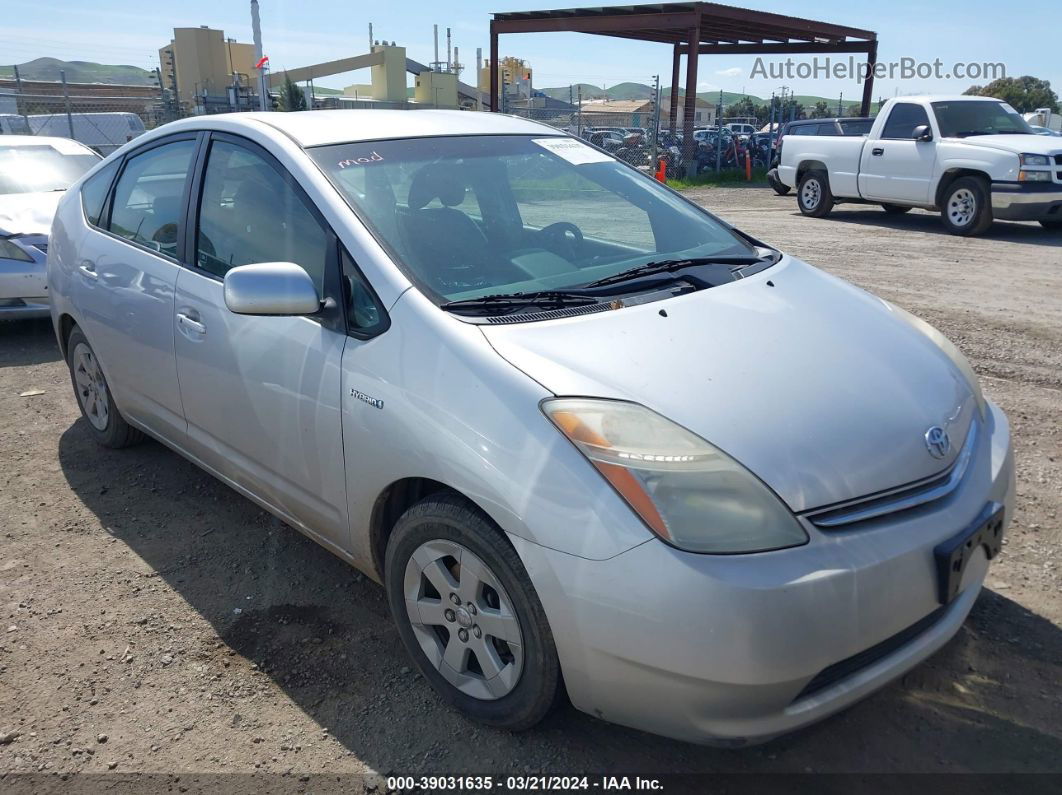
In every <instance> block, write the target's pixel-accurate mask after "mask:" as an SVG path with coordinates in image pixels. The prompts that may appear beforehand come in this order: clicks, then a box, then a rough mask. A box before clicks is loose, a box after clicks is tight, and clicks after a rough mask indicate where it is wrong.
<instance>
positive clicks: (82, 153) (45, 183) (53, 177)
mask: <svg viewBox="0 0 1062 795" xmlns="http://www.w3.org/2000/svg"><path fill="white" fill-rule="evenodd" d="M99 160H100V156H99V155H98V154H96V153H95V152H93V151H92V150H91V149H89V148H88V147H86V146H84V145H82V144H79V143H78V142H76V141H71V140H69V139H68V138H44V137H38V136H22V135H11V136H4V137H2V138H0V318H13V317H46V316H47V315H48V288H47V285H46V284H45V276H44V264H45V258H46V256H47V253H48V232H49V230H50V229H51V226H52V216H54V215H55V208H56V205H57V204H58V203H59V199H60V197H61V196H62V195H63V192H64V191H65V190H66V189H67V188H68V187H70V186H71V185H72V184H73V183H74V182H76V181H77V179H78V178H79V177H80V176H81V175H82V174H84V173H85V172H86V171H88V170H89V169H90V168H92V167H93V166H94V165H96V163H97V162H99Z"/></svg>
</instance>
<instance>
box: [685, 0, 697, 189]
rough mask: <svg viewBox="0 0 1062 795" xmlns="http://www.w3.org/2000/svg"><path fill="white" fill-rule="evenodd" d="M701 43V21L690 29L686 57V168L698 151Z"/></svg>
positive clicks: (690, 164)
mask: <svg viewBox="0 0 1062 795" xmlns="http://www.w3.org/2000/svg"><path fill="white" fill-rule="evenodd" d="M700 43H701V21H700V17H698V18H697V24H696V25H694V26H693V27H692V28H690V33H689V48H690V49H689V53H690V54H689V55H688V56H686V96H684V97H683V98H682V100H683V102H682V157H683V159H684V160H685V161H686V168H687V169H689V168H690V167H691V166H692V165H693V155H694V153H695V152H696V151H697V147H696V142H695V141H694V140H693V127H694V116H695V115H696V113H697V61H698V60H699V59H698V57H697V55H698V52H697V51H698V48H699V46H700Z"/></svg>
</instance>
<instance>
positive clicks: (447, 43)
mask: <svg viewBox="0 0 1062 795" xmlns="http://www.w3.org/2000/svg"><path fill="white" fill-rule="evenodd" d="M451 63H453V62H452V61H451V60H450V29H449V28H447V29H446V71H447V72H449V71H450V64H451Z"/></svg>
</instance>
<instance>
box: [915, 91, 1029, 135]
mask: <svg viewBox="0 0 1062 795" xmlns="http://www.w3.org/2000/svg"><path fill="white" fill-rule="evenodd" d="M932 104H933V112H934V113H936V115H937V126H939V127H940V135H941V137H942V138H965V137H966V136H968V135H1014V134H1018V135H1021V134H1027V135H1032V130H1030V129H1029V125H1028V123H1026V121H1025V119H1023V118H1022V117H1021V116H1020V115H1019V113H1018V112H1017V111H1016V110H1014V108H1012V107H1011V106H1010V105H1008V104H1007V103H1006V102H997V101H995V100H984V101H983V102H982V101H969V100H963V101H959V102H934V103H932Z"/></svg>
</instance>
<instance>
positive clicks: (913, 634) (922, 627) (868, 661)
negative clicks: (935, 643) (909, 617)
mask: <svg viewBox="0 0 1062 795" xmlns="http://www.w3.org/2000/svg"><path fill="white" fill-rule="evenodd" d="M947 610H948V605H942V606H941V607H938V608H937V609H936V610H934V611H933V612H932V613H930V614H929V615H928V616H926V617H925V618H922V619H920V620H919V621H916V622H915V623H914V624H911V626H909V627H907V629H901V630H900V631H899V632H897V633H896V634H895V635H893V636H892V637H889V638H886V639H885V640H883V641H881V642H880V643H876V644H875V645H873V646H871V647H870V648H869V649H864V650H863V651H861V652H858V653H857V654H853V655H852V656H851V657H847V658H845V659H843V660H841V661H840V662H835V663H834V664H833V665H830V666H827V667H826V668H823V669H822V670H821V671H819V672H818V673H817V674H815V676H814V678H813V679H812V680H811V681H810V682H808V683H807V684H806V685H804V689H803V690H801V691H800V693H798V694H797V697H796V698H794V699H793V702H794V703H795V702H797V701H800V699H802V698H807V697H808V696H810V695H813V694H814V693H818V692H819V691H820V690H825V689H826V688H828V687H831V686H832V685H834V684H836V683H837V682H840V681H841V680H842V679H847V678H848V677H849V676H852V675H853V674H856V673H858V672H859V671H862V670H863V669H864V668H869V667H870V666H871V665H873V664H874V663H876V662H877V661H878V660H881V659H883V658H884V657H887V656H889V655H890V654H892V653H893V652H894V651H898V650H899V649H901V648H903V647H904V646H906V645H907V644H908V643H910V642H911V641H912V640H914V639H915V638H917V637H918V636H919V635H921V634H922V633H924V632H926V631H927V630H929V629H930V627H932V626H933V625H934V624H936V623H937V622H938V621H940V619H941V618H943V617H944V614H945V613H946V612H947Z"/></svg>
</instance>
